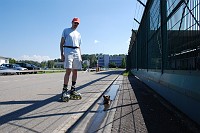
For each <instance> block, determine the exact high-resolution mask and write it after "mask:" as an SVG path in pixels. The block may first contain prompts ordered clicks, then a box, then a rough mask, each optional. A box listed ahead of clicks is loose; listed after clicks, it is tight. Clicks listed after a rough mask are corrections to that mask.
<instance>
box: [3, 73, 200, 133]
mask: <svg viewBox="0 0 200 133" xmlns="http://www.w3.org/2000/svg"><path fill="white" fill-rule="evenodd" d="M122 72H123V70H117V71H103V72H98V73H96V72H79V73H78V74H79V78H78V82H77V89H78V90H79V92H80V93H82V96H83V98H82V99H81V100H70V101H69V102H66V103H65V102H61V101H60V100H59V97H60V92H61V88H62V83H63V76H64V73H56V74H42V75H39V74H37V75H18V76H19V77H18V76H17V75H14V76H0V86H1V88H0V92H1V97H0V115H1V117H0V132H2V133H7V132H13V133H16V132H30V133H47V132H48V133H50V132H54V133H63V132H74V133H76V132H77V133H82V132H87V133H88V132H89V133H90V132H91V133H92V132H104V133H110V132H112V133H115V132H120V133H121V132H122V133H123V132H124V133H128V132H130V133H139V132H144V133H146V132H149V133H155V132H156V133H165V132H166V133H168V132H170V133H177V132H178V133H179V132H180V133H182V132H184V133H193V132H194V133H195V132H199V131H200V128H199V125H196V123H194V122H193V121H191V120H190V119H188V118H187V117H186V116H185V115H184V114H182V113H181V112H179V111H178V110H176V109H175V108H174V107H173V106H172V105H170V104H169V103H168V102H167V101H165V100H164V99H162V97H160V96H159V95H158V94H156V93H155V92H154V91H152V90H151V89H150V88H148V87H147V86H146V85H145V84H143V83H142V82H140V81H139V80H138V79H137V78H136V77H134V76H123V75H121V74H120V73H122ZM104 94H106V95H110V96H111V100H112V102H111V104H110V106H109V107H108V108H107V109H106V110H104V109H105V106H104V105H103V98H102V95H104Z"/></svg>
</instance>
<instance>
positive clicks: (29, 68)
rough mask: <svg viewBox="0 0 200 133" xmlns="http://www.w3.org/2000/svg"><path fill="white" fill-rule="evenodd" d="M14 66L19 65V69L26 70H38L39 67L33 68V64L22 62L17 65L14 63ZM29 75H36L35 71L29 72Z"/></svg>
mask: <svg viewBox="0 0 200 133" xmlns="http://www.w3.org/2000/svg"><path fill="white" fill-rule="evenodd" d="M16 64H18V65H20V66H21V67H25V68H27V69H28V70H40V68H39V67H37V66H35V65H33V64H28V63H24V62H18V63H16ZM30 73H35V74H36V73H37V71H34V72H30Z"/></svg>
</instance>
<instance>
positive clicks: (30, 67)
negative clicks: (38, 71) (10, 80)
mask: <svg viewBox="0 0 200 133" xmlns="http://www.w3.org/2000/svg"><path fill="white" fill-rule="evenodd" d="M16 64H18V65H20V66H21V67H25V68H27V69H28V70H34V67H33V66H32V65H31V64H28V63H23V62H18V63H16Z"/></svg>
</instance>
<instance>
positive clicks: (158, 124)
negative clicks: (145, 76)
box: [128, 76, 200, 133]
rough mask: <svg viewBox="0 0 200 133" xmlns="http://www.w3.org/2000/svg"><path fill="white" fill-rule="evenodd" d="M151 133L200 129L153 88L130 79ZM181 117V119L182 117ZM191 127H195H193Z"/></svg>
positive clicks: (133, 78)
mask: <svg viewBox="0 0 200 133" xmlns="http://www.w3.org/2000/svg"><path fill="white" fill-rule="evenodd" d="M128 79H129V81H130V84H131V86H132V89H133V91H134V93H135V96H136V98H137V101H138V104H139V107H140V109H141V112H142V115H143V118H144V121H145V124H146V127H147V130H148V132H149V133H193V132H199V131H200V128H199V127H198V126H197V125H195V124H193V123H192V124H190V123H191V121H190V120H189V122H188V119H189V118H186V116H185V115H184V114H182V113H181V112H180V111H178V110H177V109H176V108H175V107H174V106H173V105H171V104H170V103H169V102H167V101H166V100H165V99H163V98H162V97H161V96H160V95H159V94H157V93H156V92H154V91H153V90H152V89H151V88H149V87H148V86H146V85H145V84H144V83H142V82H141V81H139V80H138V79H136V78H135V77H134V76H129V77H128ZM180 116H181V117H180ZM191 125H193V126H192V127H191Z"/></svg>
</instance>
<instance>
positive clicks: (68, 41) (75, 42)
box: [60, 18, 82, 97]
mask: <svg viewBox="0 0 200 133" xmlns="http://www.w3.org/2000/svg"><path fill="white" fill-rule="evenodd" d="M79 24H80V19H79V18H73V20H72V26H71V28H66V29H64V30H63V33H62V38H61V41H60V52H61V60H62V61H64V68H65V69H66V72H65V76H64V85H63V92H62V97H63V95H64V94H65V95H67V96H68V97H69V93H68V82H69V77H70V74H71V72H72V86H71V91H70V94H71V95H76V96H80V93H78V92H77V91H76V89H75V85H76V80H77V70H78V69H81V68H82V63H81V61H82V58H81V51H80V44H81V35H80V33H79V32H78V31H77V30H76V29H77V27H78V25H79Z"/></svg>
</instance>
